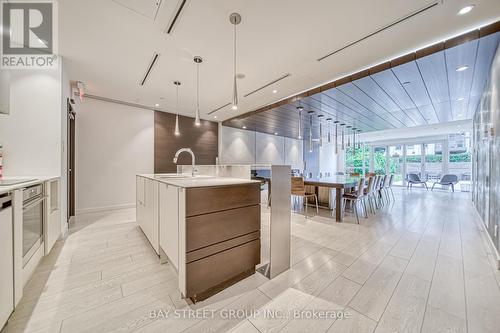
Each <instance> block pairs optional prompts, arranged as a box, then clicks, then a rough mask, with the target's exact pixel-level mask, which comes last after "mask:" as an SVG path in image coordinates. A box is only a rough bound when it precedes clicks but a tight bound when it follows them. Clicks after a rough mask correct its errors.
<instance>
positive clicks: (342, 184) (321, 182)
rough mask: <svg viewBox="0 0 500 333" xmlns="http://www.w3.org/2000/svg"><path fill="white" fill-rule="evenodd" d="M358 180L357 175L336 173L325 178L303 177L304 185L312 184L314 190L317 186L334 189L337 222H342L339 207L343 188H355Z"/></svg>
mask: <svg viewBox="0 0 500 333" xmlns="http://www.w3.org/2000/svg"><path fill="white" fill-rule="evenodd" d="M358 181H359V178H358V177H351V176H340V175H338V176H330V177H326V178H306V179H304V185H308V186H314V187H315V188H316V192H317V191H318V188H319V187H326V188H330V189H335V220H336V221H337V222H342V218H343V214H342V209H341V208H339V207H342V195H343V194H344V191H345V190H347V189H353V188H356V186H357V185H358Z"/></svg>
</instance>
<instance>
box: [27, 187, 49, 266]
mask: <svg viewBox="0 0 500 333" xmlns="http://www.w3.org/2000/svg"><path fill="white" fill-rule="evenodd" d="M44 200H45V196H44V193H43V184H39V185H34V186H30V187H27V188H26V189H24V191H23V266H25V265H26V263H28V261H29V260H30V259H31V257H32V256H33V255H34V254H35V253H36V251H37V250H38V249H39V248H40V246H42V244H43V231H44V230H43V219H44Z"/></svg>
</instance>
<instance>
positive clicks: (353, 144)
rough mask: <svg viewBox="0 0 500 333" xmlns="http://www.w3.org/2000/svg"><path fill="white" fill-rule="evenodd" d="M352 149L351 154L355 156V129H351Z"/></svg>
mask: <svg viewBox="0 0 500 333" xmlns="http://www.w3.org/2000/svg"><path fill="white" fill-rule="evenodd" d="M352 149H353V154H356V128H355V127H353V128H352Z"/></svg>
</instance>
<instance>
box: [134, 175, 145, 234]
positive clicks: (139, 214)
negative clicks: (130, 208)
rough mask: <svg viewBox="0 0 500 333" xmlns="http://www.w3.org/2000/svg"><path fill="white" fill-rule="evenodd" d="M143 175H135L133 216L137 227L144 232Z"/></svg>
mask: <svg viewBox="0 0 500 333" xmlns="http://www.w3.org/2000/svg"><path fill="white" fill-rule="evenodd" d="M144 180H145V179H144V177H139V176H137V177H136V195H135V209H136V213H135V218H136V221H137V224H138V225H139V227H140V228H141V229H142V232H144V233H146V232H145V231H144V221H145V216H144V190H145V189H144Z"/></svg>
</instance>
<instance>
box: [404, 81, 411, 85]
mask: <svg viewBox="0 0 500 333" xmlns="http://www.w3.org/2000/svg"><path fill="white" fill-rule="evenodd" d="M410 83H411V82H410V81H405V82H403V84H404V85H407V84H410Z"/></svg>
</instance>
